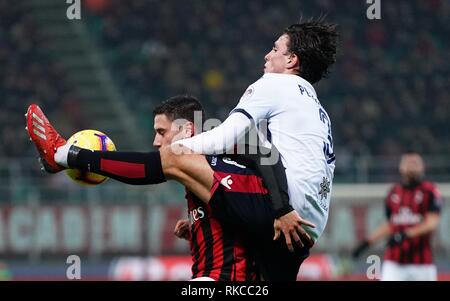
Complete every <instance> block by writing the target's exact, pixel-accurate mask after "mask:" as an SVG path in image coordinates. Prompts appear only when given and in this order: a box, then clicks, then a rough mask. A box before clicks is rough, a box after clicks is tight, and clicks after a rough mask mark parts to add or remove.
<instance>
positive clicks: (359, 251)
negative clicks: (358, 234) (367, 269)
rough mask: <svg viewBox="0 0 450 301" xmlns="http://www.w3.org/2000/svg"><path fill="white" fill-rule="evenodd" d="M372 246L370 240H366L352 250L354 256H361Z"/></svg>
mask: <svg viewBox="0 0 450 301" xmlns="http://www.w3.org/2000/svg"><path fill="white" fill-rule="evenodd" d="M369 246H370V243H369V241H368V240H364V241H363V242H361V243H360V244H359V245H358V246H357V247H356V248H355V249H354V250H353V252H352V257H353V258H354V259H356V258H358V257H359V256H361V254H362V253H363V252H364V251H365V250H366V249H367V248H368V247H369Z"/></svg>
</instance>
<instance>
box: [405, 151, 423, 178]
mask: <svg viewBox="0 0 450 301" xmlns="http://www.w3.org/2000/svg"><path fill="white" fill-rule="evenodd" d="M399 170H400V174H401V176H402V178H403V179H404V181H406V182H410V181H412V180H418V179H420V178H421V177H422V176H423V174H424V172H425V165H424V163H423V160H422V158H421V157H420V156H419V155H417V154H407V155H403V156H402V159H401V160H400V166H399Z"/></svg>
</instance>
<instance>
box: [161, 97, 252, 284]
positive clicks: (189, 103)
mask: <svg viewBox="0 0 450 301" xmlns="http://www.w3.org/2000/svg"><path fill="white" fill-rule="evenodd" d="M195 111H197V112H200V111H201V112H202V113H203V109H202V106H201V104H200V103H199V102H198V101H197V100H196V99H195V98H192V97H188V96H182V97H179V96H176V97H173V98H171V99H168V100H167V101H165V102H164V103H162V104H161V105H159V106H158V107H156V108H155V109H154V111H153V114H154V129H155V138H154V141H153V146H155V147H156V148H158V149H159V148H161V147H164V146H168V145H170V144H171V143H172V142H173V141H174V140H177V139H182V138H186V137H190V136H192V135H194V134H195V128H194V127H193V122H194V112H195ZM203 119H204V118H203ZM208 159H210V158H208ZM208 162H210V160H208ZM216 166H217V164H215V167H216ZM211 195H214V191H211ZM186 200H187V205H188V215H189V219H188V220H187V223H182V221H179V222H178V223H177V225H176V228H175V234H176V235H177V236H179V237H185V238H187V239H188V240H189V244H190V250H191V256H192V261H193V264H192V278H193V279H194V280H195V279H199V280H215V281H250V280H256V278H257V277H256V276H257V275H256V269H255V266H254V261H253V260H252V259H251V258H250V254H249V252H248V251H247V249H246V248H245V247H244V245H243V242H242V237H240V235H239V234H238V233H236V232H234V231H231V229H227V227H223V226H222V225H221V224H220V222H219V221H218V220H217V219H216V218H215V217H214V216H213V214H212V212H211V208H210V206H209V205H207V204H205V203H204V202H202V201H201V200H200V199H199V198H198V197H197V196H196V195H195V194H194V193H192V192H191V191H189V190H188V189H187V188H186ZM183 226H188V227H189V228H186V227H184V228H183ZM183 230H184V231H183ZM181 231H183V233H179V232H181Z"/></svg>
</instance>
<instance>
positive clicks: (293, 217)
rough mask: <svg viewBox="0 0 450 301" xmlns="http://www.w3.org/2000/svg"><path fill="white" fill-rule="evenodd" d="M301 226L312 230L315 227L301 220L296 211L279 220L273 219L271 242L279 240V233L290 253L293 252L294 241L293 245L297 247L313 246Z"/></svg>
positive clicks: (312, 241) (309, 237)
mask: <svg viewBox="0 0 450 301" xmlns="http://www.w3.org/2000/svg"><path fill="white" fill-rule="evenodd" d="M302 225H306V226H308V227H312V228H315V227H316V226H315V225H314V224H313V223H311V222H309V221H307V220H304V219H302V218H301V217H300V215H299V214H298V213H297V211H295V210H292V211H291V212H289V213H287V214H285V215H283V216H281V217H280V218H278V219H275V221H274V223H273V228H274V230H275V236H274V237H273V240H277V239H278V238H280V235H281V233H283V234H284V237H285V240H286V245H287V247H288V249H289V251H291V252H294V246H293V242H292V241H294V243H295V244H296V245H298V246H299V247H303V246H306V247H309V248H310V247H312V246H313V245H314V240H313V239H312V238H311V236H309V234H308V233H307V232H306V231H305V230H304V229H303V227H302Z"/></svg>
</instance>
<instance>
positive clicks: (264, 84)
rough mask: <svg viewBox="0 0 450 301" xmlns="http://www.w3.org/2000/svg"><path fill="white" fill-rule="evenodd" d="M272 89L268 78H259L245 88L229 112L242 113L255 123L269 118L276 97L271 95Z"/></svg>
mask: <svg viewBox="0 0 450 301" xmlns="http://www.w3.org/2000/svg"><path fill="white" fill-rule="evenodd" d="M273 90H274V89H272V88H271V81H270V80H269V79H267V78H264V77H262V78H260V79H259V80H257V81H256V82H255V83H253V84H252V85H250V86H249V87H248V88H247V90H246V91H245V93H244V95H242V97H241V99H240V101H239V103H238V104H237V106H236V107H235V108H234V109H233V110H232V111H231V112H230V114H233V113H238V112H239V113H242V114H244V115H245V116H247V117H248V118H249V119H252V120H253V121H254V122H255V124H258V123H259V122H260V121H261V120H264V119H269V118H270V116H271V114H272V112H273V110H274V105H275V102H276V99H273V96H272V94H273Z"/></svg>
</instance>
